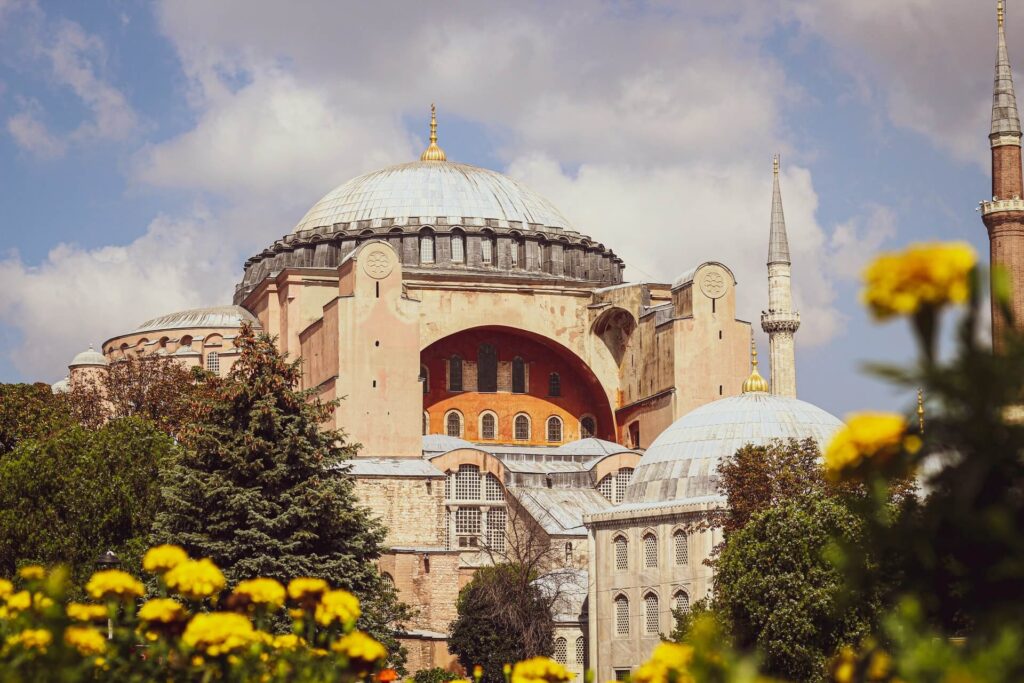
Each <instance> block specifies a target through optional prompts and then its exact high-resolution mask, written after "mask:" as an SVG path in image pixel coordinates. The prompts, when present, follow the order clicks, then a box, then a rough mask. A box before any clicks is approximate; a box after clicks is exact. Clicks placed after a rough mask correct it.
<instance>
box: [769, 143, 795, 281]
mask: <svg viewBox="0 0 1024 683" xmlns="http://www.w3.org/2000/svg"><path fill="white" fill-rule="evenodd" d="M789 262H790V261H789V238H788V237H786V215H785V214H784V213H783V212H782V190H781V189H780V188H779V155H778V154H776V155H775V156H773V157H772V229H771V234H770V235H769V236H768V265H771V264H773V263H789Z"/></svg>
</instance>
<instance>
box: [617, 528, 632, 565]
mask: <svg viewBox="0 0 1024 683" xmlns="http://www.w3.org/2000/svg"><path fill="white" fill-rule="evenodd" d="M615 568H616V569H629V541H627V540H626V537H625V536H616V537H615Z"/></svg>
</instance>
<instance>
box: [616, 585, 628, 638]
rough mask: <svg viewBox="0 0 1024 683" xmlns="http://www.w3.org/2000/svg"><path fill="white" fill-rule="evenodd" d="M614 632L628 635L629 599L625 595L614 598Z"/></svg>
mask: <svg viewBox="0 0 1024 683" xmlns="http://www.w3.org/2000/svg"><path fill="white" fill-rule="evenodd" d="M615 633H616V634H617V635H620V636H628V635H629V600H628V599H627V598H626V596H625V595H620V596H618V597H617V598H615Z"/></svg>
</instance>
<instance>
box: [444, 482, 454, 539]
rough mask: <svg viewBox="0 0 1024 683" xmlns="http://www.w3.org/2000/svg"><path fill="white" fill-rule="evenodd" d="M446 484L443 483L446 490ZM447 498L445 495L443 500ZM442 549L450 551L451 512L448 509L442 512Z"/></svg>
mask: <svg viewBox="0 0 1024 683" xmlns="http://www.w3.org/2000/svg"><path fill="white" fill-rule="evenodd" d="M447 483H448V482H445V485H446V488H447ZM447 497H448V496H447V494H446V495H445V498H447ZM444 547H445V548H446V549H447V550H451V549H452V511H451V510H448V509H445V511H444Z"/></svg>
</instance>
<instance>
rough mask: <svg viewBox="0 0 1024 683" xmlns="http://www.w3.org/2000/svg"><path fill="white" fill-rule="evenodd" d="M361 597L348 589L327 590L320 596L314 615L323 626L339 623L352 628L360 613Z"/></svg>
mask: <svg viewBox="0 0 1024 683" xmlns="http://www.w3.org/2000/svg"><path fill="white" fill-rule="evenodd" d="M360 613H361V612H360V609H359V598H357V597H356V596H354V595H352V594H351V593H349V592H348V591H342V590H337V591H327V592H326V593H324V594H323V595H321V596H320V602H319V603H317V606H316V612H315V613H314V617H315V618H316V623H318V624H320V625H321V626H330V625H331V624H334V623H339V624H341V625H342V626H344V627H345V628H351V627H352V626H353V625H354V624H355V623H356V619H358V618H359V615H360Z"/></svg>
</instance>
